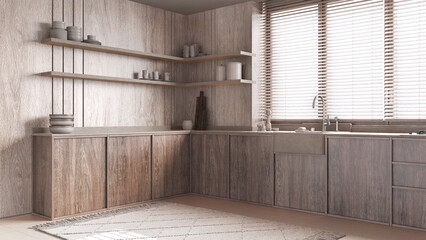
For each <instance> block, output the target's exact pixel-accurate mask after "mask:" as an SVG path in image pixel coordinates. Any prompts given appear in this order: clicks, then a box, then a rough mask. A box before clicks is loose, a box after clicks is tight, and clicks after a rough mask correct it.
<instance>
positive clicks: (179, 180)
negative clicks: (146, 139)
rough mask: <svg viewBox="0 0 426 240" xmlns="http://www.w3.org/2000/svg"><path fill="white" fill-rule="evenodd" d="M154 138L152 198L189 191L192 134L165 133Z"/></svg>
mask: <svg viewBox="0 0 426 240" xmlns="http://www.w3.org/2000/svg"><path fill="white" fill-rule="evenodd" d="M152 139H153V140H152V199H160V198H164V197H170V196H174V195H179V194H183V193H188V192H189V191H190V189H189V185H190V182H189V175H190V171H189V170H190V166H189V164H190V144H189V142H190V136H189V135H163V136H153V138H152Z"/></svg>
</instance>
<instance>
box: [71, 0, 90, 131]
mask: <svg viewBox="0 0 426 240" xmlns="http://www.w3.org/2000/svg"><path fill="white" fill-rule="evenodd" d="M83 2H84V0H73V3H74V15H73V20H74V25H75V26H80V27H82V32H83V33H84V32H85V31H84V26H83V15H84V14H83V4H84V3H83ZM85 37H87V36H86V35H85ZM83 57H84V51H83V50H80V49H74V50H73V61H74V63H73V71H72V72H74V73H81V74H82V73H84V72H83V61H84V60H83ZM73 99H74V103H73V112H74V125H75V126H76V127H83V109H84V106H83V80H79V79H74V95H73Z"/></svg>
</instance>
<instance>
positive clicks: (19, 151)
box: [0, 0, 52, 218]
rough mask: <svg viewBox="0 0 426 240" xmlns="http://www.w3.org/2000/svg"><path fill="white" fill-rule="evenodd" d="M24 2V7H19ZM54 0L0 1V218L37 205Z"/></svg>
mask: <svg viewBox="0 0 426 240" xmlns="http://www.w3.org/2000/svg"><path fill="white" fill-rule="evenodd" d="M16 6H25V7H16ZM51 6H52V1H51V0H40V1H30V0H17V1H12V0H7V1H0V21H1V24H0V52H1V54H2V56H3V57H1V58H0V89H2V90H1V91H0V99H1V104H0V127H1V129H3V131H4V134H2V137H1V138H0V196H1V197H0V218H3V217H9V216H14V215H21V214H26V213H30V212H31V209H32V150H31V149H32V137H31V131H32V128H33V127H40V126H47V124H48V123H47V116H48V115H49V113H51V111H52V81H51V80H50V79H46V78H43V77H40V76H38V75H37V74H38V73H39V72H43V71H49V70H51V67H52V65H51V64H52V50H51V49H52V48H51V47H49V46H44V45H43V46H42V45H41V44H40V43H39V42H40V41H41V40H42V39H44V38H46V37H47V34H48V31H49V30H48V29H49V28H50V24H51V21H52V8H51Z"/></svg>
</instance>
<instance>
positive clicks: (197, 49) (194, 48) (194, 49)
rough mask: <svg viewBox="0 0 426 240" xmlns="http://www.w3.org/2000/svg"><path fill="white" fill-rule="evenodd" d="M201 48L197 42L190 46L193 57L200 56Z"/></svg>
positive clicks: (190, 54)
mask: <svg viewBox="0 0 426 240" xmlns="http://www.w3.org/2000/svg"><path fill="white" fill-rule="evenodd" d="M200 50H201V48H200V45H199V44H197V43H194V44H192V45H191V47H190V48H189V56H190V57H192V58H193V57H196V56H198V54H199V53H200Z"/></svg>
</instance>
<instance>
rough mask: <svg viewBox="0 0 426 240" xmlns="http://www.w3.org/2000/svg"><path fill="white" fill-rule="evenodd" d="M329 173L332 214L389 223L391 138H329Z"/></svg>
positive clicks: (329, 202)
mask: <svg viewBox="0 0 426 240" xmlns="http://www.w3.org/2000/svg"><path fill="white" fill-rule="evenodd" d="M328 174H329V176H328V213H329V214H333V215H339V216H345V217H352V218H358V219H364V220H370V221H376V222H383V223H389V222H390V208H391V144H390V139H387V138H361V137H329V138H328Z"/></svg>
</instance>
